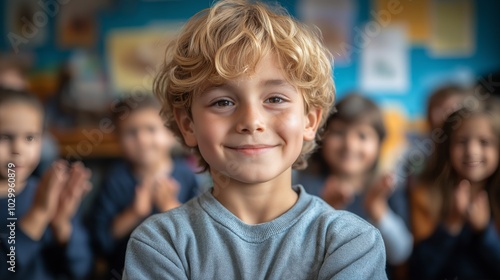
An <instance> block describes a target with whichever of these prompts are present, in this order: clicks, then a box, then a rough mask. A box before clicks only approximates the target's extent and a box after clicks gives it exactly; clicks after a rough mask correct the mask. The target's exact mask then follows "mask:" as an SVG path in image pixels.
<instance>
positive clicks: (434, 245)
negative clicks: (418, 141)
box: [410, 100, 500, 279]
mask: <svg viewBox="0 0 500 280" xmlns="http://www.w3.org/2000/svg"><path fill="white" fill-rule="evenodd" d="M471 104H472V103H471ZM443 131H444V134H443V135H442V138H440V139H441V140H442V141H439V142H438V145H437V147H436V151H435V153H434V154H433V157H432V158H431V159H430V160H429V161H428V164H427V166H426V170H425V171H424V173H423V174H422V178H421V179H420V181H419V184H418V185H417V186H416V187H415V188H413V189H412V199H411V201H412V224H413V232H414V236H415V247H414V252H413V255H412V258H411V261H410V265H411V275H412V277H413V278H414V279H500V266H499V264H500V236H499V232H498V226H499V225H500V215H499V214H500V213H499V206H500V204H499V203H500V202H499V199H500V171H499V157H500V147H499V146H500V139H499V138H500V107H499V104H498V103H497V102H493V100H488V101H487V102H486V103H485V104H482V103H475V105H474V106H464V108H462V109H460V110H458V111H457V112H455V113H453V114H452V115H450V116H449V117H448V119H447V120H446V121H445V123H444V126H443Z"/></svg>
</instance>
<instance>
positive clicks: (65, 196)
mask: <svg viewBox="0 0 500 280" xmlns="http://www.w3.org/2000/svg"><path fill="white" fill-rule="evenodd" d="M90 174H91V173H90V170H88V169H86V168H85V167H84V166H83V164H82V163H81V162H77V163H74V164H73V166H72V167H71V170H70V175H69V178H68V181H67V182H66V184H65V186H64V189H63V190H62V191H61V193H60V197H59V201H58V208H57V212H56V214H55V216H54V218H53V219H52V221H51V222H50V225H51V227H52V231H53V232H54V236H55V238H56V240H57V242H58V243H59V244H62V245H64V244H66V243H67V242H68V240H69V238H70V236H71V234H72V231H73V223H72V219H73V217H74V216H75V214H76V211H77V209H78V208H79V207H80V203H81V201H82V199H83V197H84V196H85V194H86V193H87V192H88V191H89V190H90V189H91V184H90V183H89V181H88V180H89V179H90Z"/></svg>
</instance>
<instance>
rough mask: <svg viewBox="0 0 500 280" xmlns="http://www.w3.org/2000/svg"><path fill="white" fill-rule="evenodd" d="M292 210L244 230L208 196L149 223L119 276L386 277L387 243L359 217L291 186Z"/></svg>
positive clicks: (132, 241) (135, 236)
mask: <svg viewBox="0 0 500 280" xmlns="http://www.w3.org/2000/svg"><path fill="white" fill-rule="evenodd" d="M294 190H295V191H296V192H297V193H298V194H299V199H298V200H297V202H296V203H295V205H294V206H293V207H292V208H291V209H290V210H288V211H287V212H286V213H284V214H283V215H281V216H279V217H278V218H276V219H274V220H272V221H270V222H267V223H263V224H257V225H248V224H245V223H243V222H242V221H241V220H239V219H238V218H237V217H236V216H234V215H233V214H232V213H231V212H229V211H228V210H227V209H226V208H224V206H222V204H220V203H219V202H218V201H217V200H216V199H215V198H214V197H213V195H212V194H211V192H210V191H208V192H206V193H204V194H203V195H201V196H200V197H198V198H196V199H192V200H191V201H189V202H188V203H186V204H184V205H183V206H181V207H179V208H176V209H173V210H171V211H168V212H166V213H162V214H157V215H154V216H153V217H151V218H149V219H148V220H146V221H145V222H144V223H143V224H142V225H141V226H139V227H138V228H137V229H136V230H135V231H134V232H133V234H132V236H131V238H130V241H129V243H128V247H127V255H126V261H125V271H124V279H386V274H385V250H384V243H383V241H382V238H381V236H380V233H379V232H378V230H377V229H375V228H374V227H373V226H371V225H370V224H369V223H367V222H365V221H364V220H362V219H361V218H359V217H357V216H355V215H353V214H351V213H348V212H345V211H338V210H334V209H333V208H332V207H330V206H329V205H328V204H326V203H325V202H324V201H322V200H321V199H319V198H317V197H315V196H311V195H309V194H307V193H306V192H305V191H304V189H303V188H302V187H301V186H295V187H294Z"/></svg>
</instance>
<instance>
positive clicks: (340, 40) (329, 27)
mask: <svg viewBox="0 0 500 280" xmlns="http://www.w3.org/2000/svg"><path fill="white" fill-rule="evenodd" d="M357 9H358V8H357V1H353V0H301V1H299V2H298V5H297V12H298V14H299V16H300V18H301V19H302V20H303V21H304V22H306V23H307V24H310V25H314V26H317V27H318V28H319V29H320V30H321V34H322V36H323V42H324V43H325V45H326V47H327V48H328V49H329V50H330V52H331V53H332V55H333V57H334V60H335V65H336V66H347V65H349V64H350V62H351V54H352V52H353V51H354V50H353V47H354V46H352V43H351V41H352V31H353V30H354V24H355V20H356V18H355V17H356V11H357Z"/></svg>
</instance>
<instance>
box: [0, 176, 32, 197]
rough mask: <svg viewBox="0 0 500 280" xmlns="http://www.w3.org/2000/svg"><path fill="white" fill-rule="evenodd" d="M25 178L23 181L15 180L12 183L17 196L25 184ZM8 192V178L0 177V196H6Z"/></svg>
mask: <svg viewBox="0 0 500 280" xmlns="http://www.w3.org/2000/svg"><path fill="white" fill-rule="evenodd" d="M26 182H27V180H24V181H23V182H20V181H16V182H15V183H14V184H15V185H14V190H15V193H14V194H15V195H16V196H18V195H19V194H20V193H21V192H22V191H23V189H24V187H25V186H26ZM8 194H9V181H8V179H0V198H4V197H7V195H8Z"/></svg>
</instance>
